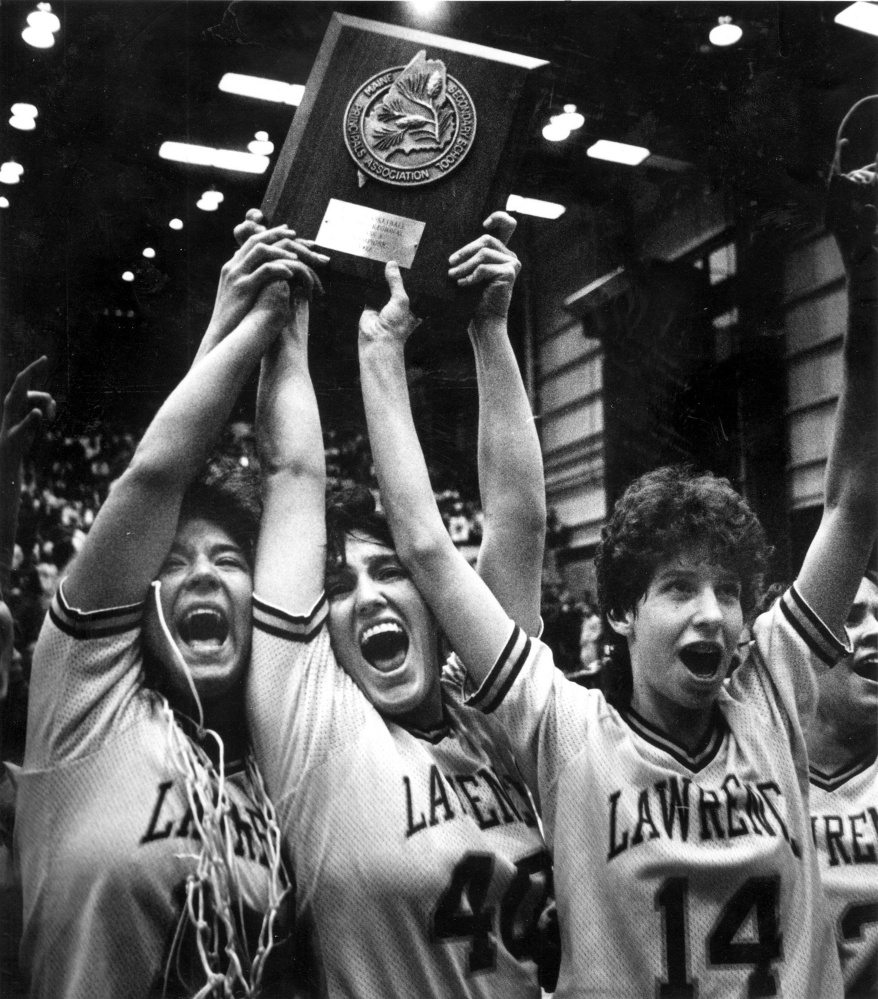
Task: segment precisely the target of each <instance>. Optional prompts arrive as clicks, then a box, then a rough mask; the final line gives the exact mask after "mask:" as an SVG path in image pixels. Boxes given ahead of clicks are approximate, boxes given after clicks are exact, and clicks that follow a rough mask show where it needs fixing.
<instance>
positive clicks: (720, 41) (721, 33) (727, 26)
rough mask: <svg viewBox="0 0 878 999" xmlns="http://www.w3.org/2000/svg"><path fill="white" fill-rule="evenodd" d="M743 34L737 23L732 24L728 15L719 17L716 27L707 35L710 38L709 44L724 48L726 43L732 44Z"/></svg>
mask: <svg viewBox="0 0 878 999" xmlns="http://www.w3.org/2000/svg"><path fill="white" fill-rule="evenodd" d="M743 34H744V32H743V31H742V30H741V29H740V28H739V27H738V25H737V24H732V19H731V18H730V17H721V18H720V19H719V21H718V22H717V25H716V27H715V28H714V29H713V30H712V31H711V32H710V34H709V35H708V36H707V37H708V38H709V39H710V43H711V45H716V46H718V47H719V48H724V47H725V46H727V45H734V44H735V42H738V41H740V40H741V35H743Z"/></svg>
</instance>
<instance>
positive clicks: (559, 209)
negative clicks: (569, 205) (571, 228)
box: [506, 194, 567, 219]
mask: <svg viewBox="0 0 878 999" xmlns="http://www.w3.org/2000/svg"><path fill="white" fill-rule="evenodd" d="M506 211H507V212H517V213H518V214H519V215H535V216H536V217H537V218H541V219H557V218H560V217H561V216H562V215H563V214H564V212H566V211H567V209H566V208H565V207H564V205H556V204H555V203H554V202H552V201H540V200H538V199H537V198H522V197H520V196H519V195H517V194H510V195H509V197H508V198H507V200H506Z"/></svg>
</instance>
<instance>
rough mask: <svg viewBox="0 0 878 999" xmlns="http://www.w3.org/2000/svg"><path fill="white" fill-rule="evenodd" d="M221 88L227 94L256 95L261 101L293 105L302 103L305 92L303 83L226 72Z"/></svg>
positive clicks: (220, 83) (296, 105)
mask: <svg viewBox="0 0 878 999" xmlns="http://www.w3.org/2000/svg"><path fill="white" fill-rule="evenodd" d="M219 88H220V90H224V91H225V92H226V93H227V94H239V95H240V96H241V97H255V98H256V99H257V100H260V101H274V102H275V103H277V104H291V105H293V107H298V105H299V104H301V103H302V97H303V95H304V93H305V88H304V87H303V86H302V84H301V83H284V82H283V81H282V80H266V79H265V78H264V77H261V76H244V75H243V74H242V73H226V74H225V76H223V78H222V79H221V80H220V82H219Z"/></svg>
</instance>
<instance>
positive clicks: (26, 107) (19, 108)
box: [9, 104, 40, 118]
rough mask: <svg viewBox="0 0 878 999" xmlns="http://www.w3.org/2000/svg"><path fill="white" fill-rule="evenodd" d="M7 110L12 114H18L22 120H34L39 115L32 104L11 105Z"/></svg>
mask: <svg viewBox="0 0 878 999" xmlns="http://www.w3.org/2000/svg"><path fill="white" fill-rule="evenodd" d="M9 110H10V111H11V112H12V113H13V114H20V115H21V116H22V117H23V118H36V116H37V115H38V114H39V113H40V112H39V111H37V109H36V107H35V106H34V105H33V104H13V105H12V107H11V108H10V109H9Z"/></svg>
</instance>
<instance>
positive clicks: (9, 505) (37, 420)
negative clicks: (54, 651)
mask: <svg viewBox="0 0 878 999" xmlns="http://www.w3.org/2000/svg"><path fill="white" fill-rule="evenodd" d="M47 364H48V361H47V360H46V358H45V357H39V358H37V360H36V361H32V362H31V363H30V364H29V365H28V366H27V367H26V368H24V369H23V370H22V371H20V372H19V373H18V375H17V376H16V378H15V380H14V381H13V383H12V387H11V388H10V389H9V392H8V393H7V395H6V399H5V400H4V403H3V421H2V424H0V701H3V700H5V698H6V692H7V690H8V686H9V670H10V668H11V666H12V659H13V653H14V645H15V632H14V626H13V621H12V614H11V613H10V611H9V608H8V607H7V606H6V603H5V601H4V599H3V597H4V594H5V593H6V591H7V590H8V588H9V577H10V574H11V571H12V553H13V550H14V549H15V531H16V528H17V526H18V507H19V503H20V501H21V463H22V458H23V457H24V455H25V454H26V452H27V450H28V448H29V447H30V445H31V442H32V441H33V438H34V434H35V433H36V432H37V431H38V430H39V429H40V427H41V426H42V425H43V423H44V422H50V421H51V420H53V419H54V418H55V400H54V399H53V398H52V397H51V396H50V395H49V394H48V392H40V391H37V390H36V389H31V385H32V384H33V380H34V379H35V378H37V377H39V376H40V375H41V374H43V373H44V371H45V370H46V367H47Z"/></svg>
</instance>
